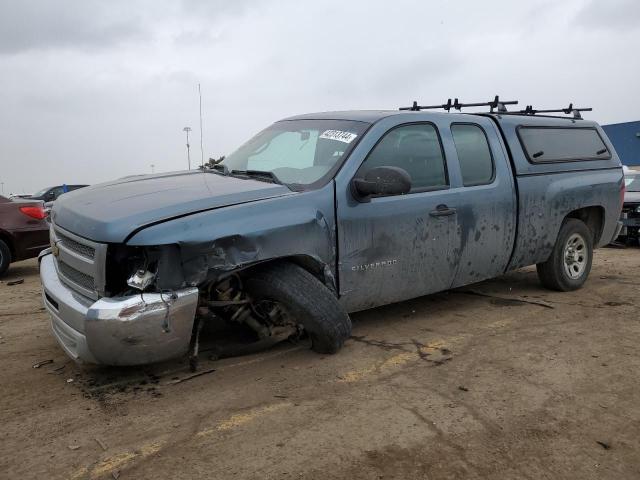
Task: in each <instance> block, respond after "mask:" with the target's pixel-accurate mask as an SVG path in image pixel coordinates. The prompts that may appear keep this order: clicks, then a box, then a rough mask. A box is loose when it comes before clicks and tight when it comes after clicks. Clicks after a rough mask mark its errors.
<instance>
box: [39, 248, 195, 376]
mask: <svg viewBox="0 0 640 480" xmlns="http://www.w3.org/2000/svg"><path fill="white" fill-rule="evenodd" d="M39 260H40V279H41V281H42V299H43V302H44V306H45V307H46V309H47V311H48V312H49V314H50V316H51V330H52V331H53V334H54V336H55V337H56V339H57V340H58V342H59V343H60V346H62V348H63V349H64V351H65V352H66V353H67V354H68V355H69V356H70V357H71V358H73V359H74V360H76V361H79V362H86V363H97V364H103V365H142V364H146V363H153V362H159V361H162V360H167V359H170V358H174V357H178V356H180V355H183V354H185V353H186V352H187V350H188V349H189V343H190V341H191V333H192V329H193V320H194V317H195V313H196V307H197V305H198V289H197V288H185V289H182V290H176V291H175V292H172V293H171V294H158V293H144V294H141V295H133V296H130V297H119V298H101V299H99V300H97V301H94V300H92V299H89V298H86V297H84V296H82V295H80V294H78V293H76V292H75V291H73V290H71V289H70V288H69V287H68V286H67V285H65V284H64V283H62V282H61V281H60V279H59V277H58V272H57V270H56V266H55V262H54V259H53V255H51V253H50V250H48V251H45V252H43V253H42V254H41V255H40V257H39Z"/></svg>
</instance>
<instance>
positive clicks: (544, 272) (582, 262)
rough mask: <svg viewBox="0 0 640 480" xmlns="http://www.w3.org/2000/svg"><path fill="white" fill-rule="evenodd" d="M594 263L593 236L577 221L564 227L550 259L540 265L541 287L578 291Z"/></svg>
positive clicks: (565, 223)
mask: <svg viewBox="0 0 640 480" xmlns="http://www.w3.org/2000/svg"><path fill="white" fill-rule="evenodd" d="M592 260H593V235H592V233H591V230H589V227H587V225H586V224H585V223H584V222H583V221H581V220H578V219H577V218H568V219H566V220H565V221H564V223H563V224H562V227H561V228H560V232H559V233H558V238H557V240H556V244H555V246H554V247H553V252H552V253H551V256H550V257H549V259H548V260H547V261H546V262H544V263H539V264H538V265H537V269H538V278H539V279H540V282H541V283H542V285H544V286H545V287H547V288H550V289H552V290H559V291H562V292H567V291H570V290H576V289H578V288H580V287H582V285H583V284H584V282H586V280H587V277H588V276H589V272H590V271H591V262H592Z"/></svg>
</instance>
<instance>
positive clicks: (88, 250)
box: [56, 231, 96, 259]
mask: <svg viewBox="0 0 640 480" xmlns="http://www.w3.org/2000/svg"><path fill="white" fill-rule="evenodd" d="M56 236H57V237H58V241H59V242H60V243H62V244H63V245H64V246H65V247H67V248H68V249H69V250H71V251H73V252H75V253H77V254H79V255H82V256H83V257H86V258H91V259H93V258H95V256H96V249H95V248H93V247H90V246H89V245H83V244H82V243H80V242H77V241H75V240H73V239H72V238H69V237H68V236H66V235H65V234H64V233H60V232H59V231H58V232H56Z"/></svg>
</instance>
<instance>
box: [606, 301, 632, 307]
mask: <svg viewBox="0 0 640 480" xmlns="http://www.w3.org/2000/svg"><path fill="white" fill-rule="evenodd" d="M603 305H604V306H606V307H623V306H625V305H631V306H633V303H628V302H604V303H603Z"/></svg>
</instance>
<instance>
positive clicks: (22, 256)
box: [0, 196, 49, 277]
mask: <svg viewBox="0 0 640 480" xmlns="http://www.w3.org/2000/svg"><path fill="white" fill-rule="evenodd" d="M48 246H49V223H48V222H47V221H46V213H45V210H44V204H43V202H42V201H41V200H32V199H24V200H23V199H18V200H9V199H8V198H6V197H2V196H0V277H1V276H2V275H4V274H5V273H6V271H7V269H8V268H9V264H10V263H13V262H17V261H19V260H26V259H27V258H33V257H37V256H38V254H39V253H40V252H41V251H42V250H44V249H45V248H47V247H48Z"/></svg>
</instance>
